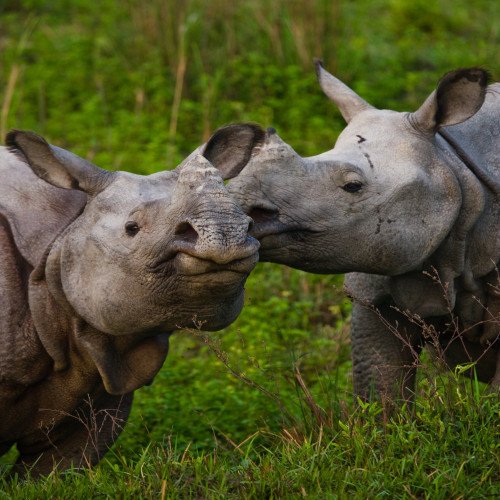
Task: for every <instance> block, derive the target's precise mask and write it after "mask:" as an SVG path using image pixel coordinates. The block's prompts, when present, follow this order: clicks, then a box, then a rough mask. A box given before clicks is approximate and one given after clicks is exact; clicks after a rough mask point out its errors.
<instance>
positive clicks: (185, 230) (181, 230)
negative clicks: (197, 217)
mask: <svg viewBox="0 0 500 500" xmlns="http://www.w3.org/2000/svg"><path fill="white" fill-rule="evenodd" d="M175 234H176V235H177V236H181V237H182V238H183V239H185V240H191V241H195V240H196V239H197V238H198V233H197V231H196V229H195V228H194V227H193V226H192V225H191V224H190V223H189V222H182V223H180V224H179V225H178V226H177V227H176V228H175Z"/></svg>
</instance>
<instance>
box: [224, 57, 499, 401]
mask: <svg viewBox="0 0 500 500" xmlns="http://www.w3.org/2000/svg"><path fill="white" fill-rule="evenodd" d="M317 72H318V78H319V82H320V85H321V87H322V89H323V91H324V92H325V93H326V95H327V96H328V97H329V98H330V99H331V100H333V101H334V103H336V104H337V106H338V107H339V109H340V111H341V113H342V114H343V116H344V118H345V120H346V121H347V123H348V126H347V127H346V128H345V130H344V131H343V132H342V133H341V135H340V136H339V138H338V140H337V143H336V144H335V147H334V148H333V149H332V150H330V151H328V152H326V153H323V154H320V155H318V156H314V157H311V158H302V157H300V156H299V155H298V154H297V153H296V152H295V151H294V150H293V149H292V148H291V147H290V146H288V145H287V144H285V143H284V142H283V141H282V140H281V139H280V138H279V137H278V135H277V134H276V133H275V131H274V129H269V130H268V132H267V138H266V140H265V143H264V144H263V145H262V146H261V147H260V148H259V152H258V154H256V155H254V156H253V157H252V159H251V161H250V162H249V163H248V164H247V165H246V166H245V168H244V169H243V171H242V172H241V173H240V174H239V176H238V177H236V179H234V180H233V181H231V182H230V185H229V190H230V193H231V194H232V195H233V196H234V197H235V198H236V199H237V200H238V201H239V202H240V204H241V205H242V207H243V208H244V210H245V211H246V213H248V214H249V215H250V216H251V217H252V218H253V219H254V229H253V232H252V233H251V234H253V235H254V236H256V237H257V238H258V239H259V240H260V242H261V249H260V260H261V261H273V262H278V263H281V264H286V265H288V266H292V267H296V268H298V269H303V270H305V271H309V272H314V273H350V274H348V275H347V276H346V287H347V290H348V292H349V293H350V294H351V295H352V296H353V298H354V305H353V313H352V331H351V336H352V358H353V371H354V385H355V391H356V393H357V394H359V395H361V396H363V397H367V396H368V395H369V393H370V391H371V390H375V391H376V392H377V393H378V394H379V395H381V396H389V397H390V399H391V400H393V399H394V398H398V397H401V396H402V397H403V398H404V399H407V398H410V397H411V394H412V393H413V391H414V382H415V366H416V359H415V356H417V355H418V353H419V352H420V349H421V347H422V345H423V343H424V342H425V341H426V340H431V339H430V338H429V335H428V334H429V331H434V332H435V333H436V335H434V336H438V338H439V342H440V344H441V346H442V349H443V350H444V356H445V358H446V361H447V362H448V363H449V364H450V365H452V366H453V365H456V364H457V363H463V362H467V361H468V360H478V362H477V365H476V370H477V374H478V376H479V378H480V379H481V380H483V381H492V379H493V384H496V385H497V386H498V385H499V384H500V373H499V372H498V371H497V373H496V375H495V366H496V357H497V356H499V355H500V342H498V341H497V340H498V335H499V331H500V287H499V284H500V283H499V281H498V269H497V266H498V263H499V259H500V198H499V197H500V84H493V85H491V86H489V87H487V74H486V73H485V72H484V71H482V70H480V69H465V70H458V71H453V72H451V73H448V74H447V75H445V76H444V77H443V79H442V80H441V81H440V83H439V85H438V87H437V89H436V90H435V91H434V92H433V93H432V94H431V95H430V96H429V97H428V98H427V100H426V101H425V102H424V103H423V104H422V106H421V107H420V108H419V109H418V110H417V111H416V112H414V113H398V112H395V111H387V110H378V109H375V108H373V107H372V106H371V105H369V104H368V103H367V102H365V101H364V100H363V99H362V98H361V97H359V96H358V95H357V94H355V93H354V92H353V91H352V90H351V89H350V88H348V87H347V86H346V85H344V84H343V83H342V82H340V81H339V80H337V79H336V78H334V77H333V76H332V75H330V74H329V73H328V72H326V71H325V70H324V69H323V67H322V65H321V63H318V64H317ZM435 273H437V276H436V275H435ZM434 278H436V279H438V280H440V282H438V281H436V280H435V279H434ZM373 306H375V308H376V309H377V310H378V313H377V311H376V310H375V308H374V307H373ZM396 308H397V309H399V310H400V311H407V314H401V313H400V312H398V311H396ZM450 310H452V311H453V315H454V316H455V317H458V320H459V323H458V325H457V324H456V323H455V322H452V321H451V317H450ZM396 321H397V323H398V328H397V331H398V332H399V333H398V334H395V333H396V332H395V330H394V327H393V325H394V324H395V322H396ZM430 326H432V327H433V328H434V330H429V328H428V327H430ZM458 333H462V334H463V335H458ZM439 349H440V348H439V347H438V350H439ZM499 365H500V363H499Z"/></svg>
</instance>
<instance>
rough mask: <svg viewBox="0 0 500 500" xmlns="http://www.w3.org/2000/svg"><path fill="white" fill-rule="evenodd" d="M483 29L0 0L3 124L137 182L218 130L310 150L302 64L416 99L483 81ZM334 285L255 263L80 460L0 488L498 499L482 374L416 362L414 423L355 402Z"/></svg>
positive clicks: (413, 19) (421, 20) (480, 17)
mask: <svg viewBox="0 0 500 500" xmlns="http://www.w3.org/2000/svg"><path fill="white" fill-rule="evenodd" d="M499 19H500V7H499V6H498V3H497V2H491V1H489V0H475V1H470V0H468V1H466V0H456V1H453V2H451V1H446V0H439V1H436V2H424V1H423V0H370V1H369V0H360V1H356V2H351V1H344V2H340V1H337V0H334V1H331V0H311V1H306V0H290V1H285V0H275V1H273V2H271V3H270V2H264V1H263V0H246V1H243V0H235V1H233V2H228V1H226V0H211V1H210V2H205V1H202V0H190V1H188V0H179V1H176V2H166V1H163V0H150V1H148V2H142V1H138V0H126V1H123V2H119V3H118V2H114V1H112V0H102V1H99V2H88V1H86V0H51V1H49V0H3V1H0V129H1V131H2V133H3V132H5V131H6V130H8V129H10V128H13V127H16V128H27V129H33V130H36V131H37V132H39V133H41V134H43V135H45V136H46V137H47V138H48V139H49V140H50V141H51V142H53V143H55V144H57V145H60V146H62V147H66V148H69V149H71V150H73V151H75V152H77V153H78V154H81V155H83V156H85V157H87V158H89V159H91V160H93V161H95V162H96V163H97V164H98V165H100V166H103V167H106V168H109V169H127V170H131V171H134V172H138V173H151V172H154V171H158V170H162V169H165V168H172V167H174V166H175V165H176V164H178V163H179V162H180V161H181V160H182V159H183V158H184V157H185V156H186V155H187V154H188V153H189V152H191V151H192V150H193V149H195V148H196V147H197V146H198V145H199V144H200V143H201V142H202V141H204V140H206V138H207V137H208V136H209V135H210V133H211V132H212V131H213V130H214V129H215V128H217V127H218V126H221V125H223V124H225V123H229V122H235V121H255V122H258V123H261V124H262V125H263V126H270V125H272V126H274V127H276V128H277V130H278V132H279V133H280V135H281V136H282V137H283V138H284V139H285V140H286V141H287V142H290V143H291V144H292V145H293V146H294V147H295V148H296V149H297V151H298V152H299V153H301V154H304V155H310V154H316V153H318V152H320V151H323V150H325V149H327V148H330V147H331V145H332V143H333V141H334V140H335V137H336V136H337V135H338V133H339V132H340V131H341V130H342V128H343V126H344V125H343V122H342V119H341V117H340V116H339V114H338V113H337V111H336V110H335V109H334V107H333V106H330V105H329V104H328V102H327V100H326V98H325V97H324V96H323V95H322V94H321V93H320V91H319V88H318V85H317V83H316V81H315V76H314V71H313V68H312V59H313V57H322V58H323V59H324V61H325V65H326V66H327V68H328V69H329V70H331V71H332V72H334V73H336V74H337V75H338V76H340V77H341V78H342V79H343V80H345V81H346V82H347V83H348V84H350V85H352V86H353V87H354V88H355V90H357V91H358V92H360V93H361V94H362V95H363V97H365V98H366V99H367V100H369V101H370V102H372V103H373V104H374V105H376V106H379V107H387V108H392V109H399V110H404V109H407V110H413V109H415V108H416V107H417V106H419V105H420V103H421V102H422V101H423V100H424V98H425V97H426V96H427V95H428V94H429V93H430V91H431V90H432V89H433V88H434V86H435V83H436V81H437V80H438V79H439V77H440V76H441V75H442V74H443V73H445V72H446V71H448V70H450V69H453V68H456V67H463V66H470V65H480V66H484V67H487V68H488V69H490V70H491V71H492V73H493V76H494V77H495V76H496V78H497V79H498V76H499V73H498V70H499V68H498V53H497V52H498V46H499V43H500V21H499ZM341 283H342V278H341V277H339V276H312V275H306V274H304V273H300V272H298V271H293V270H290V269H287V268H280V267H278V266H273V265H270V264H265V265H259V267H258V269H257V270H256V271H255V272H254V273H253V274H252V276H251V277H250V278H249V280H248V285H247V298H246V306H245V309H244V311H243V313H242V314H241V316H240V317H239V318H238V320H237V321H236V322H235V323H234V324H233V325H231V326H230V327H229V328H227V329H226V330H224V331H223V332H220V333H217V334H213V335H210V336H209V337H208V338H207V337H204V336H200V335H199V334H198V333H196V332H179V333H176V334H175V335H174V336H173V338H172V342H171V346H172V347H171V353H170V354H169V357H168V358H167V361H166V363H165V366H164V367H163V369H162V370H161V372H160V373H159V374H158V376H157V377H156V378H155V381H154V383H153V385H152V386H151V387H145V388H143V389H141V390H139V391H137V393H136V398H135V403H134V407H133V410H132V414H131V417H130V419H129V422H128V424H127V426H126V428H125V431H124V432H123V434H122V435H121V437H120V439H119V440H118V442H117V444H116V445H115V447H114V448H113V450H112V451H111V452H110V453H109V454H108V455H107V456H106V458H105V459H104V460H103V461H102V462H101V464H100V465H99V466H98V467H96V468H94V469H92V470H89V471H84V472H78V471H68V472H66V473H64V474H58V473H54V474H52V475H51V476H49V477H47V478H45V479H42V480H40V481H37V482H35V481H30V480H23V481H21V480H20V479H16V478H8V477H7V476H6V475H5V474H3V472H2V473H0V474H2V476H1V479H0V499H3V498H16V499H17V498H61V499H62V498H64V499H66V498H94V497H109V498H136V497H139V498H178V497H181V498H185V497H187V498H191V497H193V498H206V497H214V498H218V497H229V498H233V497H234V498H241V497H250V498H267V497H269V498H293V497H299V498H301V497H305V496H309V497H312V498H373V497H384V496H385V497H389V498H432V499H434V498H438V499H439V498H443V499H444V498H489V497H491V498H496V497H499V496H500V486H499V484H500V481H499V479H500V478H499V466H498V464H499V463H500V456H499V454H500V453H499V444H498V443H499V441H500V440H499V432H498V421H499V416H500V415H499V412H500V408H499V404H498V399H495V398H494V397H493V396H488V395H487V394H485V393H484V387H483V386H481V385H480V384H475V383H474V381H472V382H471V381H470V380H465V379H461V378H460V377H457V376H455V375H454V374H443V373H441V372H439V371H438V372H436V369H435V368H433V367H431V366H427V363H424V366H423V367H422V368H421V369H420V382H419V388H418V398H417V402H416V408H415V418H413V419H409V418H408V417H407V414H406V413H405V412H404V411H403V412H402V413H400V414H397V415H395V416H394V418H393V419H392V420H390V421H387V420H384V418H383V416H382V415H381V408H380V407H379V406H377V405H376V404H372V405H361V406H359V405H358V404H357V402H356V401H353V396H352V381H351V364H350V359H349V339H348V332H349V315H350V305H349V302H348V301H347V300H346V298H345V296H344V295H343V293H342V291H341ZM424 361H425V360H424ZM14 457H15V451H14V450H12V451H11V452H9V454H7V455H5V456H3V457H2V458H0V464H3V465H1V467H2V471H6V469H7V464H8V463H9V462H12V460H13V459H14Z"/></svg>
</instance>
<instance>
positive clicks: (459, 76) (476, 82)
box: [410, 68, 488, 133]
mask: <svg viewBox="0 0 500 500" xmlns="http://www.w3.org/2000/svg"><path fill="white" fill-rule="evenodd" d="M487 86H488V72H487V71H485V70H483V69H480V68H467V69H459V70H456V71H451V72H449V73H447V74H446V75H444V76H443V78H441V80H440V82H439V84H438V87H437V89H436V90H435V91H434V92H432V94H431V95H430V96H429V97H428V98H427V99H426V100H425V102H424V103H423V104H422V106H420V108H419V109H418V110H417V111H415V113H412V114H411V115H410V119H411V122H412V123H413V124H414V126H415V127H416V128H418V129H419V130H423V131H428V132H431V133H435V132H436V131H437V130H438V128H440V127H446V126H448V125H456V124H458V123H462V122H464V121H465V120H467V119H468V118H470V117H471V116H473V115H474V114H475V113H476V112H477V111H479V109H480V108H481V106H482V105H483V102H484V97H485V95H486V87H487Z"/></svg>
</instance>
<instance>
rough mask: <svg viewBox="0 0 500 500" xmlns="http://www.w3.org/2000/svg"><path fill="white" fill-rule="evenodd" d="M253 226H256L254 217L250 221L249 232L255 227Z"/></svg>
mask: <svg viewBox="0 0 500 500" xmlns="http://www.w3.org/2000/svg"><path fill="white" fill-rule="evenodd" d="M253 226H254V222H253V219H252V220H251V221H250V222H249V223H248V229H247V233H249V232H250V231H251V230H252V229H253Z"/></svg>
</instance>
